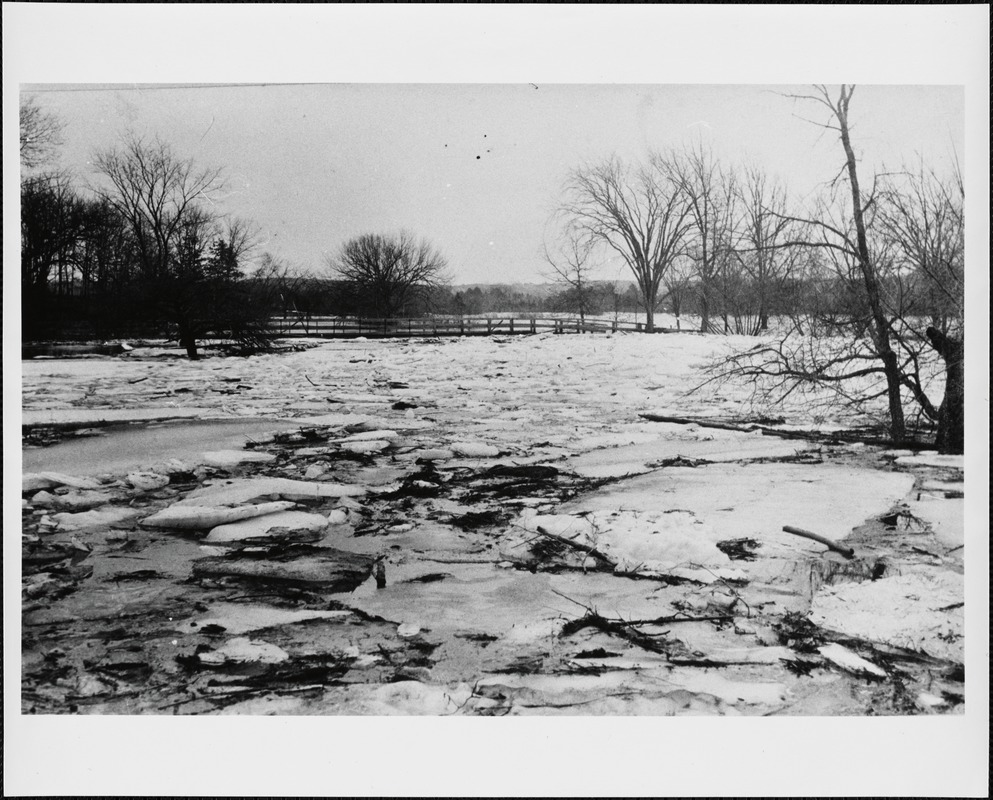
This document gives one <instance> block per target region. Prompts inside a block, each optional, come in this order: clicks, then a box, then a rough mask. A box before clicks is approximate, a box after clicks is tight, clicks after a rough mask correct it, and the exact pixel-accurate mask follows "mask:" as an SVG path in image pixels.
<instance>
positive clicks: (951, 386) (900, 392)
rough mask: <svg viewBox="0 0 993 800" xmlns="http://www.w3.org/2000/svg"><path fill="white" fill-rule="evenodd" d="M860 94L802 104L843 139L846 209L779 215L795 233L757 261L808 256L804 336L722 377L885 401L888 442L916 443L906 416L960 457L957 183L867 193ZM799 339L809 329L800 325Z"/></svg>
mask: <svg viewBox="0 0 993 800" xmlns="http://www.w3.org/2000/svg"><path fill="white" fill-rule="evenodd" d="M854 90H855V87H854V86H847V85H845V86H842V87H840V89H839V90H838V93H837V96H835V95H833V94H832V93H831V92H829V91H828V89H827V88H826V87H824V86H816V87H814V90H813V91H812V92H811V93H809V94H805V95H791V96H792V97H794V98H797V99H800V100H803V101H807V102H816V103H818V104H819V105H821V106H822V107H824V108H826V109H827V110H828V111H829V119H828V121H827V122H826V123H825V124H824V127H825V128H828V129H830V130H833V131H836V132H837V133H838V135H839V138H840V140H841V145H842V149H843V152H844V154H845V159H844V162H843V166H842V169H841V171H840V173H839V175H838V176H837V177H836V178H835V180H834V181H833V182H832V183H831V188H834V187H835V186H836V185H839V184H841V185H843V186H844V187H845V194H847V201H842V202H841V203H840V205H838V204H833V203H832V202H831V200H833V199H835V198H831V199H829V200H826V201H825V200H822V201H821V202H820V204H819V205H818V207H817V209H816V210H815V211H814V212H813V213H812V214H810V215H808V216H806V217H800V216H796V215H789V214H786V213H785V212H783V211H781V210H777V209H776V208H775V207H773V206H772V205H768V206H767V207H768V208H769V210H770V211H771V212H772V214H773V216H774V218H775V219H776V220H778V221H779V222H782V223H788V224H789V225H790V226H792V227H789V228H787V229H785V235H783V236H778V235H777V237H776V239H775V240H767V241H766V243H765V244H764V245H762V247H761V248H758V250H757V252H758V251H761V250H768V251H778V250H781V249H784V248H795V247H798V246H799V247H802V248H805V249H806V250H807V252H808V258H807V263H806V268H807V269H808V273H807V275H806V284H805V286H806V289H807V292H808V296H807V298H806V299H805V305H806V308H807V313H806V316H807V319H806V321H805V322H806V326H807V333H808V334H819V335H813V336H807V337H806V338H804V339H803V340H802V341H801V340H800V339H797V338H795V337H794V336H793V335H792V334H793V332H790V333H788V334H787V335H786V336H785V337H783V338H782V339H781V340H780V341H778V342H770V343H766V344H762V345H759V346H757V347H756V348H753V349H752V350H750V351H747V352H745V353H741V354H738V355H735V356H732V357H730V358H729V359H728V360H727V361H726V362H725V363H724V365H723V367H721V368H720V370H719V371H720V372H721V374H723V375H737V376H744V377H747V378H749V379H750V380H753V381H755V380H759V381H761V382H763V383H764V385H765V387H766V389H765V390H764V391H767V392H770V393H772V394H777V395H778V396H779V397H781V398H782V397H785V396H787V395H789V394H791V393H793V392H796V391H802V390H803V387H804V386H819V387H821V388H825V389H829V390H831V392H832V393H833V394H834V396H835V398H836V399H840V400H841V403H842V405H844V406H847V407H851V408H857V409H862V408H866V407H867V405H868V404H869V403H871V402H872V401H874V400H877V399H885V401H886V406H887V410H888V425H889V430H890V436H891V438H892V439H893V441H894V442H903V441H907V440H908V425H907V418H906V415H905V414H906V408H907V404H908V403H910V404H912V405H913V406H915V407H916V409H917V410H918V413H919V414H921V415H923V416H924V417H925V418H926V419H928V420H931V421H933V422H937V423H938V432H937V437H936V441H937V444H938V447H939V449H940V450H941V451H943V452H962V448H963V443H964V427H963V425H964V380H963V374H962V371H963V362H962V358H963V353H964V347H963V342H962V339H961V336H962V330H963V328H962V276H963V274H964V246H963V238H962V234H963V231H962V219H963V215H962V201H963V194H962V191H961V181H960V180H953V181H951V182H943V181H940V180H938V179H937V177H936V176H935V175H934V174H933V173H929V172H928V171H925V170H923V169H922V170H919V171H918V172H917V173H916V174H913V173H910V174H909V177H908V173H897V174H895V175H884V176H878V175H877V176H875V180H874V181H873V188H872V191H871V192H870V193H869V194H868V196H867V195H866V194H865V193H864V192H863V190H862V187H861V184H860V181H859V174H858V165H857V159H856V156H855V150H854V147H853V144H852V139H851V124H850V119H849V108H850V105H851V100H852V96H853V94H854ZM796 322H797V326H796V328H795V329H794V330H799V329H801V328H802V326H801V325H800V324H799V320H797V321H796ZM929 350H930V351H931V353H936V354H937V355H938V356H939V357H940V358H941V360H942V361H943V363H944V371H945V376H944V377H945V380H944V393H945V394H944V399H943V400H942V402H941V403H940V404H936V403H935V402H934V401H933V400H932V399H931V397H930V395H929V392H930V391H932V387H933V386H934V385H935V377H936V375H935V369H934V368H933V367H932V366H931V364H933V362H934V359H933V356H932V358H930V359H929V358H928V355H929V354H928V352H927V351H929Z"/></svg>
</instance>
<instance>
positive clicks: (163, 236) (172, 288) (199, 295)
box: [92, 135, 251, 358]
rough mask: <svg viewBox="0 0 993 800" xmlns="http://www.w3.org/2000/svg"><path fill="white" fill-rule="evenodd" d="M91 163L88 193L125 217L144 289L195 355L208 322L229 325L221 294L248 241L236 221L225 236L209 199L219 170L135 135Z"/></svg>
mask: <svg viewBox="0 0 993 800" xmlns="http://www.w3.org/2000/svg"><path fill="white" fill-rule="evenodd" d="M94 164H95V166H96V170H97V172H98V173H99V174H100V175H101V176H102V178H103V180H102V181H100V182H98V183H95V184H94V186H93V187H92V188H93V191H94V192H95V193H96V194H97V196H98V197H100V198H102V199H103V200H104V201H106V202H107V203H109V204H110V205H111V206H112V207H113V208H114V209H115V210H116V211H117V213H118V214H119V215H120V216H121V218H122V219H123V220H125V222H126V225H127V226H128V229H129V231H130V234H131V236H132V238H133V241H134V244H135V249H136V251H137V257H138V262H139V272H140V280H141V284H142V287H143V289H144V290H145V292H146V294H147V295H148V297H149V299H150V302H151V303H152V304H153V305H155V306H156V307H157V308H158V309H159V312H160V313H162V314H163V315H164V316H165V318H166V319H167V320H168V321H169V322H171V323H173V324H175V325H176V327H177V330H178V339H179V343H180V346H182V347H184V348H186V352H187V354H188V355H189V357H190V358H196V357H197V355H198V350H197V340H198V339H199V338H202V336H203V335H204V334H205V333H206V332H207V331H208V330H209V329H211V328H212V327H215V328H216V327H221V328H224V327H228V328H229V327H230V324H227V323H226V322H225V318H226V317H229V316H230V314H229V313H228V312H229V311H231V310H232V308H233V306H232V305H231V304H230V303H229V302H228V301H227V300H226V299H224V296H225V292H227V293H229V294H230V291H229V290H230V289H231V287H230V285H226V284H230V282H231V281H236V280H238V279H239V278H240V271H239V270H240V260H241V257H242V256H243V255H244V254H245V248H246V245H247V243H248V241H249V240H250V238H251V237H250V236H246V235H243V231H242V230H241V228H240V227H239V226H241V223H235V226H236V227H235V228H234V229H231V228H230V226H229V229H228V231H227V233H228V234H230V236H228V238H227V239H226V238H225V231H224V228H223V227H222V224H221V223H222V219H223V218H222V216H221V214H220V213H219V212H218V211H217V210H216V209H215V206H214V204H213V201H212V199H211V196H210V195H211V193H214V192H217V191H219V190H220V189H221V188H223V185H224V182H223V178H222V173H221V170H220V169H216V168H204V167H200V166H198V165H197V164H196V163H195V162H194V161H193V159H189V158H180V157H179V156H177V155H176V154H174V153H173V151H172V148H171V147H169V145H168V144H166V143H165V142H162V141H161V140H159V139H158V138H155V139H153V140H146V139H142V138H139V137H136V136H133V135H132V136H129V137H128V138H126V139H125V141H124V143H123V145H122V146H121V147H120V148H115V149H112V150H108V151H104V152H102V153H98V154H97V155H96V157H95V159H94ZM232 237H233V238H232ZM218 242H220V243H221V244H220V245H218ZM222 264H223V265H226V267H227V270H226V272H224V274H221V272H220V271H219V269H220V265H222ZM228 322H230V320H228Z"/></svg>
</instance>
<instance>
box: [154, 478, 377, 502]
mask: <svg viewBox="0 0 993 800" xmlns="http://www.w3.org/2000/svg"><path fill="white" fill-rule="evenodd" d="M365 493H366V489H365V488H364V487H362V486H354V485H346V484H338V483H329V482H320V483H315V482H311V481H298V480H293V479H292V478H242V479H238V480H230V481H221V482H218V483H214V484H210V485H204V486H201V487H200V488H198V489H194V490H193V491H192V492H190V493H189V494H188V495H187V496H186V497H185V498H183V499H182V500H180V501H179V502H178V503H176V504H175V505H176V506H202V505H230V504H234V503H249V502H251V501H253V500H260V499H263V498H269V497H273V498H275V497H282V498H283V499H286V500H320V499H330V498H341V497H357V496H360V495H364V494H365ZM174 507H175V506H174Z"/></svg>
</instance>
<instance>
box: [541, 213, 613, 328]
mask: <svg viewBox="0 0 993 800" xmlns="http://www.w3.org/2000/svg"><path fill="white" fill-rule="evenodd" d="M592 249H593V243H592V242H591V241H590V239H589V238H587V237H584V236H583V235H582V233H581V232H579V231H576V230H575V229H568V228H567V229H566V232H565V234H564V236H563V238H562V239H561V240H560V241H559V242H558V247H556V248H555V249H554V251H551V252H550V251H549V249H548V247H547V245H546V246H545V248H544V251H545V261H546V262H548V265H549V266H550V267H551V270H552V278H553V279H556V280H558V281H560V282H561V283H564V284H565V286H566V294H567V296H568V299H569V303H570V306H571V307H572V308H575V310H576V311H578V312H579V319H580V321H585V319H586V315H587V314H589V313H592V310H593V307H594V306H595V305H598V304H597V298H598V296H599V295H600V293H601V290H600V288H599V287H598V286H597V285H596V284H595V283H594V282H593V281H592V280H591V277H590V276H591V274H592V273H593V271H594V270H595V269H596V266H597V265H596V264H594V263H593V260H592V257H591V251H592Z"/></svg>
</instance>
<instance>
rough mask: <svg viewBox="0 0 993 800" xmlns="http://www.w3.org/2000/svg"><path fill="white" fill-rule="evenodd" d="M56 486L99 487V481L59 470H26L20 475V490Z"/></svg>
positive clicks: (35, 489) (28, 490)
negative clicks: (66, 473)
mask: <svg viewBox="0 0 993 800" xmlns="http://www.w3.org/2000/svg"><path fill="white" fill-rule="evenodd" d="M56 486H71V487H72V488H74V489H99V488H100V486H101V483H100V481H98V480H95V479H93V478H83V477H80V476H78V475H65V474H64V473H61V472H28V473H25V474H24V475H22V476H21V491H22V492H34V491H37V490H39V489H52V488H54V487H56Z"/></svg>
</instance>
